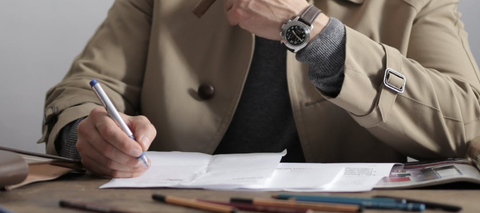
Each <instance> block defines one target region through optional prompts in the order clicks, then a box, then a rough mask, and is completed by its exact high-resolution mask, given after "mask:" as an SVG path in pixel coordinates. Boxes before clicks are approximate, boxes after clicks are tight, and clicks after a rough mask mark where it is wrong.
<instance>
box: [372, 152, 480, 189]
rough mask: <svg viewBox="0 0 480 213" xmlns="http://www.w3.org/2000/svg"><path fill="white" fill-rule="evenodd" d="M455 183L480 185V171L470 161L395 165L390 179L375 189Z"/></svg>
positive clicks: (380, 183)
mask: <svg viewBox="0 0 480 213" xmlns="http://www.w3.org/2000/svg"><path fill="white" fill-rule="evenodd" d="M453 182H471V183H477V184H480V171H478V169H477V168H476V167H475V166H474V164H473V163H472V161H470V160H468V159H463V158H462V159H447V160H442V161H431V162H413V163H406V164H402V165H395V166H393V168H392V171H391V172H390V176H389V177H385V178H383V179H382V180H381V181H380V182H379V183H378V184H377V185H376V186H375V189H381V188H385V189H387V188H388V189H405V188H418V187H425V186H432V185H440V184H446V183H453Z"/></svg>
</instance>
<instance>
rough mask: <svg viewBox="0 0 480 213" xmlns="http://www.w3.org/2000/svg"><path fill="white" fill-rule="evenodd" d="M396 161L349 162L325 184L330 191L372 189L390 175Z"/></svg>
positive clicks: (325, 189)
mask: <svg viewBox="0 0 480 213" xmlns="http://www.w3.org/2000/svg"><path fill="white" fill-rule="evenodd" d="M394 164H395V163H348V164H343V165H342V164H337V165H339V166H340V165H342V171H341V172H340V173H339V175H338V176H337V177H336V178H335V180H333V181H332V182H330V183H329V184H328V185H326V186H324V189H323V191H329V192H361V191H370V190H372V189H373V187H375V185H376V184H377V183H378V182H379V181H380V180H381V179H382V178H383V177H388V176H389V175H390V171H391V170H392V167H393V165H394Z"/></svg>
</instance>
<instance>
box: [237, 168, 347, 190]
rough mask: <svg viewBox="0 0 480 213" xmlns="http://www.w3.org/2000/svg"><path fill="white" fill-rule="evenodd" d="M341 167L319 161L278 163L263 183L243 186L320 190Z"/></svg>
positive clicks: (259, 188)
mask: <svg viewBox="0 0 480 213" xmlns="http://www.w3.org/2000/svg"><path fill="white" fill-rule="evenodd" d="M341 170H342V167H338V166H336V165H334V164H321V163H280V164H279V165H278V167H277V168H276V169H275V172H274V173H273V175H272V177H271V178H269V179H268V181H267V182H266V183H265V184H264V185H253V186H250V187H245V189H250V190H270V191H273V190H274V191H305V190H307V191H309V190H312V189H317V190H321V189H322V187H323V186H324V185H326V184H328V183H330V182H331V181H333V180H334V179H335V177H336V176H337V175H338V174H339V173H340V171H341Z"/></svg>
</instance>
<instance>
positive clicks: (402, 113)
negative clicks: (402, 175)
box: [329, 0, 480, 159]
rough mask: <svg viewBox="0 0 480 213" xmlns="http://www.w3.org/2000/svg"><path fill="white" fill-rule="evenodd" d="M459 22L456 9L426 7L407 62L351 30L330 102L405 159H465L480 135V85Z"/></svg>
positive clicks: (438, 4) (414, 28)
mask: <svg viewBox="0 0 480 213" xmlns="http://www.w3.org/2000/svg"><path fill="white" fill-rule="evenodd" d="M459 17H460V14H459V13H458V11H457V3H456V1H453V0H452V1H450V0H448V1H437V0H432V1H428V2H427V3H426V4H425V5H423V7H422V8H420V9H419V11H418V13H417V17H416V18H415V20H414V21H413V22H412V25H411V32H410V36H409V38H410V42H409V45H408V50H407V51H406V53H403V54H402V53H400V52H399V51H398V50H397V49H395V48H393V47H391V46H388V45H386V44H383V43H377V42H375V41H373V40H371V39H370V38H368V37H366V36H365V35H363V34H361V33H359V32H357V31H355V30H353V29H351V28H349V27H347V30H346V37H347V39H346V42H347V43H346V61H345V79H344V82H343V86H342V90H341V91H340V94H339V95H338V96H337V97H336V98H333V99H329V100H330V101H331V102H333V103H334V104H336V105H338V106H340V107H342V108H344V109H345V110H347V111H348V112H349V113H350V114H351V116H352V117H353V118H354V119H355V120H356V121H357V122H358V123H359V124H360V125H361V126H363V127H365V128H366V129H368V130H369V131H370V132H371V133H372V134H374V135H375V136H376V137H377V138H379V139H380V140H382V141H384V142H385V143H387V144H388V145H390V146H392V147H394V148H395V149H397V150H399V151H401V152H402V153H404V154H406V155H409V156H412V157H415V158H418V159H429V158H445V157H465V156H466V147H467V144H468V142H469V141H470V140H472V139H473V138H474V137H475V136H477V135H480V131H479V129H480V121H479V119H480V103H479V89H480V83H479V76H478V75H479V70H478V66H477V64H476V62H475V60H474V58H473V56H472V53H471V51H470V49H469V46H468V41H467V33H466V32H465V30H464V26H463V23H462V22H461V21H460V19H459ZM393 27H394V26H393ZM387 68H390V69H391V70H393V71H390V70H389V71H386V70H387ZM395 71H396V72H398V73H395ZM387 85H388V86H390V87H388V86H387ZM403 89H404V91H403V92H401V90H403Z"/></svg>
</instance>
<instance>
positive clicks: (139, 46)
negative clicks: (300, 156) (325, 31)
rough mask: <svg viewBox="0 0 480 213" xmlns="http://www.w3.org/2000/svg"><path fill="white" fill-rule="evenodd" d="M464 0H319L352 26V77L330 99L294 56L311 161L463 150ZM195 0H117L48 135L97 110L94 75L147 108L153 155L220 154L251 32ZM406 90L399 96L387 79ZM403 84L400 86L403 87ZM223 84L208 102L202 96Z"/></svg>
mask: <svg viewBox="0 0 480 213" xmlns="http://www.w3.org/2000/svg"><path fill="white" fill-rule="evenodd" d="M457 2H458V0H318V1H311V3H314V4H315V5H316V6H317V7H318V8H320V9H322V10H323V12H324V13H325V14H326V15H328V16H330V17H335V18H337V19H339V20H341V21H342V22H343V23H344V24H345V25H346V26H347V27H346V42H347V43H346V61H345V80H344V82H343V86H342V89H341V92H340V94H339V95H338V97H336V98H329V97H326V96H324V95H322V94H321V92H319V91H318V90H316V88H315V87H314V86H313V85H312V84H311V83H310V82H309V80H308V79H307V72H308V65H306V64H301V63H299V62H298V61H297V60H296V59H295V55H294V54H292V53H290V52H289V53H288V56H287V78H288V88H289V93H290V98H291V103H292V108H293V113H294V116H295V123H296V126H297V129H298V133H299V137H300V140H301V144H302V148H303V151H304V153H305V157H306V159H307V161H309V162H346V161H357V162H361V161H363V162H367V161H368V162H372V161H374V162H382V161H404V160H405V156H406V155H409V156H412V157H415V158H421V159H423V158H441V157H463V156H465V151H466V145H467V144H468V142H469V141H470V140H471V139H473V138H474V137H475V136H477V135H480V121H479V120H480V104H479V95H480V94H479V90H480V83H479V76H478V74H479V70H478V66H477V65H476V63H475V60H474V58H473V56H472V54H471V51H470V49H469V45H468V42H467V33H466V32H465V31H464V26H463V23H462V22H461V21H460V20H459V17H460V14H459V13H458V12H457ZM196 3H197V1H192V0H175V1H171V0H163V1H162V0H117V1H116V2H115V4H114V6H113V8H112V9H111V10H110V12H109V15H108V18H107V19H106V20H105V22H104V23H103V24H102V25H101V26H100V27H99V29H98V31H97V32H96V34H95V35H94V36H93V37H92V39H91V40H90V42H89V43H88V45H87V46H86V48H85V50H84V51H83V52H82V53H81V54H80V55H79V56H78V57H77V58H76V59H75V61H74V63H73V65H72V67H71V70H70V71H69V72H68V74H67V75H66V77H65V78H64V80H63V81H62V82H60V83H59V84H58V85H56V86H55V87H54V88H52V89H51V90H50V91H49V92H48V94H47V99H46V104H45V122H44V126H43V130H44V133H43V137H42V139H40V141H41V142H47V152H48V153H51V154H55V153H56V151H55V148H54V141H55V138H56V137H57V135H58V133H59V131H60V129H61V128H62V127H64V126H65V125H66V124H68V123H69V122H71V121H73V120H76V119H78V118H81V117H84V116H87V115H88V114H89V112H90V110H91V109H92V108H94V107H96V106H98V105H100V102H99V100H98V99H97V97H96V96H95V94H94V92H93V91H92V90H91V88H90V86H89V81H90V80H91V79H93V78H97V79H98V80H99V81H100V82H101V83H102V84H103V85H104V88H105V89H106V91H107V93H108V94H109V95H110V97H111V98H112V100H113V101H114V103H115V104H116V106H117V108H118V110H120V111H122V112H125V113H127V114H137V113H140V114H143V115H145V116H147V117H148V118H149V119H150V120H151V122H152V123H153V124H154V126H155V127H156V129H157V131H158V135H157V137H156V139H155V140H154V142H153V143H152V145H151V147H150V150H162V151H163V150H180V151H194V152H204V153H213V151H214V150H215V148H216V147H217V145H218V143H219V142H220V140H221V139H222V136H223V135H224V134H225V131H226V130H227V128H228V126H229V123H230V122H231V120H232V117H233V114H234V112H235V108H236V106H237V103H238V101H239V98H240V95H241V93H242V88H243V85H244V82H245V79H246V76H247V74H248V70H249V66H250V62H251V60H252V55H253V49H254V35H252V34H251V33H249V32H247V31H245V30H242V29H241V28H240V27H238V26H235V27H232V26H230V25H229V24H228V22H227V20H226V18H225V15H224V12H223V2H222V1H217V2H216V3H215V4H214V5H213V6H212V8H210V10H209V11H207V13H206V14H205V16H204V17H202V18H201V19H198V18H197V17H195V16H194V15H193V14H192V12H191V10H192V8H193V7H194V6H195V5H196ZM386 68H391V69H393V70H395V71H397V72H399V73H401V75H404V76H405V78H403V77H398V76H401V75H398V76H397V75H393V74H389V75H388V77H387V78H386V81H387V83H388V84H391V85H392V87H393V88H394V89H395V88H398V89H400V88H404V89H405V91H404V92H403V93H398V92H396V91H394V90H393V89H390V88H388V87H386V86H385V83H384V76H385V70H386ZM404 82H406V85H405V86H404V87H403V83H404ZM202 83H208V84H211V85H213V86H214V88H215V90H216V93H215V96H214V97H213V98H212V99H210V100H207V101H205V100H201V99H199V98H198V95H197V93H196V91H197V88H198V87H199V85H201V84H202Z"/></svg>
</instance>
